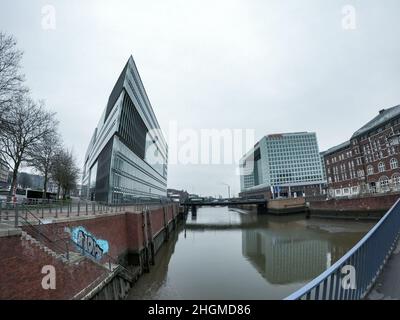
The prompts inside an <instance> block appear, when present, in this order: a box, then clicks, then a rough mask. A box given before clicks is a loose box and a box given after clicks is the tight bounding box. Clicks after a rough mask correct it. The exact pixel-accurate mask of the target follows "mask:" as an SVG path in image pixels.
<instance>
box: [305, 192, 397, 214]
mask: <svg viewBox="0 0 400 320" xmlns="http://www.w3.org/2000/svg"><path fill="white" fill-rule="evenodd" d="M399 197H400V196H399V195H398V194H390V195H383V196H373V197H364V198H354V199H330V200H326V201H311V202H310V209H311V210H325V211H330V210H331V211H387V210H389V209H390V208H391V207H392V206H393V205H394V203H395V202H396V201H397V200H398V199H399Z"/></svg>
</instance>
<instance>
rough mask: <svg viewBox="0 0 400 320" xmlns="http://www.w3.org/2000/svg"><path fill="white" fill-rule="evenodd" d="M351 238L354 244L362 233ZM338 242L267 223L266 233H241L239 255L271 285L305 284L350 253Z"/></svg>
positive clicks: (328, 235)
mask: <svg viewBox="0 0 400 320" xmlns="http://www.w3.org/2000/svg"><path fill="white" fill-rule="evenodd" d="M286 230H287V231H286ZM348 236H349V235H346V237H348ZM351 237H352V238H354V241H352V242H350V243H354V244H355V243H356V242H357V240H359V239H360V238H361V237H362V233H358V232H354V233H352V235H351ZM341 239H343V238H342V237H340V234H337V233H334V234H332V233H329V232H327V231H321V230H318V231H314V230H309V229H304V228H303V229H301V228H298V229H296V228H289V229H286V228H282V227H281V226H279V224H277V223H269V228H268V229H247V230H242V254H243V256H244V257H246V258H247V260H248V261H249V262H250V263H251V264H252V265H253V266H254V268H256V269H257V271H258V272H259V273H260V274H261V275H262V276H263V277H264V278H265V279H266V280H267V281H268V282H269V283H271V284H290V283H299V282H306V281H309V280H311V279H313V278H315V277H317V276H318V275H319V274H321V273H322V272H323V271H325V270H326V269H327V268H329V267H330V266H331V265H332V263H334V262H336V261H337V260H339V259H340V258H341V257H342V256H343V255H344V254H345V253H346V252H347V251H348V250H349V249H350V247H351V246H349V242H348V241H345V242H343V240H341Z"/></svg>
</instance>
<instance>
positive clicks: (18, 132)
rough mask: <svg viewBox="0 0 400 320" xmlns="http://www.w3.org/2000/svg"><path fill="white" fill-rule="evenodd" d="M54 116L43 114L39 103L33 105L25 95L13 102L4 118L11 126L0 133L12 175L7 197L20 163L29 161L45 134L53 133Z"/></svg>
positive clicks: (48, 113)
mask: <svg viewBox="0 0 400 320" xmlns="http://www.w3.org/2000/svg"><path fill="white" fill-rule="evenodd" d="M54 116H55V114H54V113H50V112H48V111H46V110H45V109H44V107H43V103H39V104H37V103H35V102H34V101H33V100H32V99H30V98H28V97H26V95H23V96H20V97H18V99H14V100H13V103H12V106H11V109H10V110H9V112H8V114H7V117H9V118H10V119H11V120H12V125H10V126H8V127H7V128H6V129H4V130H1V131H0V150H1V151H2V155H3V158H5V160H6V161H7V162H8V164H9V166H10V168H11V170H12V172H13V175H12V179H11V188H10V193H9V195H10V196H12V193H13V190H14V188H15V187H16V184H17V175H18V170H19V168H20V166H21V164H22V163H23V162H25V161H27V160H29V156H28V155H29V153H30V150H32V149H34V148H35V147H36V146H37V144H38V143H40V141H41V139H43V137H45V136H46V135H51V134H54V131H55V123H56V122H55V118H54Z"/></svg>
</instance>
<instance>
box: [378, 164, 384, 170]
mask: <svg viewBox="0 0 400 320" xmlns="http://www.w3.org/2000/svg"><path fill="white" fill-rule="evenodd" d="M378 171H379V172H384V171H385V164H384V163H383V162H379V164H378Z"/></svg>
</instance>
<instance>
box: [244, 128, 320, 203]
mask: <svg viewBox="0 0 400 320" xmlns="http://www.w3.org/2000/svg"><path fill="white" fill-rule="evenodd" d="M240 166H241V170H242V174H241V177H240V185H241V191H242V193H241V195H243V193H244V192H246V193H249V194H252V193H254V192H255V191H257V190H271V192H270V193H271V196H272V197H275V196H278V197H279V196H282V197H291V196H307V195H317V194H320V193H321V192H322V187H323V185H324V184H325V180H324V178H323V170H322V162H321V155H320V153H319V149H318V143H317V136H316V134H315V133H309V132H299V133H283V134H272V135H267V136H265V137H263V138H262V139H261V140H260V141H259V142H258V143H257V144H256V145H255V146H254V148H253V149H252V150H250V151H249V152H248V153H247V154H246V155H245V156H244V157H242V159H241V161H240Z"/></svg>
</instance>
